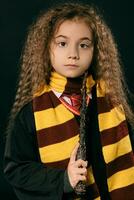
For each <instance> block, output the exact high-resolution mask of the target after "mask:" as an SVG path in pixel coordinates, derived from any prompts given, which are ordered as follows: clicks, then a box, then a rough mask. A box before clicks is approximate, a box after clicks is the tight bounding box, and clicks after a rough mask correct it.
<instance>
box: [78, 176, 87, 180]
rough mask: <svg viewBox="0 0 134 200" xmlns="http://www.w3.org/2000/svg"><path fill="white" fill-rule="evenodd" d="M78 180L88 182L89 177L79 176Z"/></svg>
mask: <svg viewBox="0 0 134 200" xmlns="http://www.w3.org/2000/svg"><path fill="white" fill-rule="evenodd" d="M77 180H78V181H86V180H87V177H86V176H84V175H79V176H77Z"/></svg>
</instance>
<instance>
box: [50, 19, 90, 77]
mask: <svg viewBox="0 0 134 200" xmlns="http://www.w3.org/2000/svg"><path fill="white" fill-rule="evenodd" d="M93 50H94V46H93V38H92V32H91V30H90V28H89V27H88V25H87V24H86V23H85V22H84V21H82V20H79V21H78V20H77V21H74V20H66V21H64V22H63V23H62V24H61V25H60V26H59V28H58V30H57V31H56V33H55V35H54V38H53V40H52V42H51V45H50V59H51V65H52V67H53V68H54V69H55V71H56V72H58V73H59V74H61V75H63V76H65V77H68V78H75V77H78V76H81V75H83V74H84V72H85V71H86V70H87V69H88V68H89V66H90V64H91V61H92V58H93Z"/></svg>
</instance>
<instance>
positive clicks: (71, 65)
mask: <svg viewBox="0 0 134 200" xmlns="http://www.w3.org/2000/svg"><path fill="white" fill-rule="evenodd" d="M65 66H67V67H78V65H74V64H67V65H65Z"/></svg>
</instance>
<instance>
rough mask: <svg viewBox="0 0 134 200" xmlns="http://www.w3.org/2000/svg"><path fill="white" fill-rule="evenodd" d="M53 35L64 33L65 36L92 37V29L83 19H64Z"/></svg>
mask: <svg viewBox="0 0 134 200" xmlns="http://www.w3.org/2000/svg"><path fill="white" fill-rule="evenodd" d="M54 35H55V36H58V35H64V36H67V37H90V38H91V37H92V31H91V28H90V26H89V25H88V23H86V22H85V21H84V20H80V19H75V20H65V21H63V22H62V23H60V24H59V25H58V27H57V29H56V31H55V34H54Z"/></svg>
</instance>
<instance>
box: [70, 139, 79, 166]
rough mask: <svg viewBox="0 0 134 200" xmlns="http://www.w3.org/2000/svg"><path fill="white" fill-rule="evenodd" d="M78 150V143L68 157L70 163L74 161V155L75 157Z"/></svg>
mask: <svg viewBox="0 0 134 200" xmlns="http://www.w3.org/2000/svg"><path fill="white" fill-rule="evenodd" d="M78 148H79V143H77V144H76V146H75V147H74V149H73V151H72V153H71V157H70V161H71V162H74V161H75V160H76V155H77V150H78Z"/></svg>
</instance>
